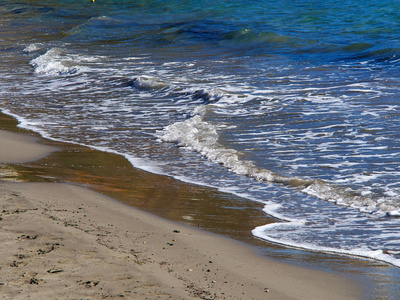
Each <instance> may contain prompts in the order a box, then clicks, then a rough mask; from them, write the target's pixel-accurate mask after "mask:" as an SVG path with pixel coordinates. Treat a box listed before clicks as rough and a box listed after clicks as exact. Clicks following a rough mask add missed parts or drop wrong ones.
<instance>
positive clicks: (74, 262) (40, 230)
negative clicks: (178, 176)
mask: <svg viewBox="0 0 400 300" xmlns="http://www.w3.org/2000/svg"><path fill="white" fill-rule="evenodd" d="M21 143H22V144H21ZM21 145H24V146H23V148H22V147H21ZM38 145H39V144H38V143H37V142H36V141H35V140H34V139H32V137H27V136H25V135H17V134H14V133H9V132H7V131H0V162H3V163H4V162H7V163H9V162H13V163H17V162H26V161H31V160H35V159H40V158H43V156H45V155H47V154H49V152H50V151H52V150H55V149H54V147H52V148H48V147H47V146H43V145H40V146H39V148H41V147H43V148H41V149H38V148H36V147H38ZM14 147H16V148H14ZM31 149H36V150H35V151H36V152H35V153H33V151H31ZM88 151H89V150H88ZM89 152H90V151H89ZM16 154H18V155H16ZM25 154H26V156H25ZM72 155H73V153H72ZM50 156H51V155H50ZM42 167H43V169H45V168H46V166H45V165H44V166H42ZM0 172H1V170H0ZM42 172H44V171H43V170H42ZM64 175H65V174H64ZM67 175H68V174H67ZM76 175H77V172H75V173H74V175H73V174H70V176H76ZM138 176H140V175H138ZM67 177H68V176H67ZM41 178H42V179H43V181H46V176H45V175H43V176H42V177H41ZM79 178H81V180H78V181H77V182H78V183H79V182H80V183H81V184H83V183H84V182H83V181H85V180H86V184H90V183H91V178H90V176H87V175H86V176H83V175H82V177H78V179H79ZM5 179H7V178H5ZM5 179H4V178H3V180H2V182H1V188H0V203H1V211H2V213H1V214H0V218H1V221H0V225H1V229H0V236H1V240H2V243H1V244H0V249H1V253H2V260H1V265H0V267H1V274H2V275H1V278H0V295H1V296H2V298H4V299H26V298H27V296H28V295H29V297H31V298H32V299H50V298H53V299H54V298H60V299H80V298H90V299H103V298H107V297H108V298H110V297H111V298H112V297H118V298H120V297H125V298H127V299H191V298H197V299H364V298H366V297H365V290H364V289H363V287H362V286H361V285H360V284H359V283H358V282H356V281H354V280H352V279H350V278H348V277H346V276H342V275H339V274H336V273H330V272H322V271H316V270H310V269H306V268H302V267H297V266H293V265H289V264H285V263H281V262H277V261H274V260H269V259H265V258H263V257H261V256H260V255H258V254H257V253H256V252H255V250H254V249H253V248H251V247H249V246H246V245H244V244H242V243H239V242H236V241H233V240H231V239H227V238H223V237H221V236H217V235H214V234H211V233H207V232H204V231H200V230H197V229H194V228H192V227H189V226H185V225H182V224H179V223H176V222H171V221H167V220H165V219H162V218H159V217H157V216H154V215H152V214H149V213H146V212H143V211H141V210H138V209H135V208H133V207H131V206H128V205H126V204H123V203H120V202H117V201H114V200H113V199H111V198H109V197H107V196H104V195H102V194H100V193H96V192H94V191H92V190H89V189H87V188H85V187H83V186H77V185H72V184H63V183H51V182H42V183H27V182H12V181H14V180H8V181H7V180H5ZM47 179H48V178H47ZM84 179H85V180H84ZM104 180H105V181H107V177H106V179H104ZM166 180H167V181H168V179H166ZM10 181H11V182H10ZM48 181H51V180H50V179H48ZM110 181H111V182H112V181H113V178H110ZM96 182H97V184H98V185H99V187H100V186H101V181H99V180H98V181H96ZM166 184H168V185H170V183H168V182H167V183H166ZM143 186H145V183H143ZM99 187H98V189H99ZM95 188H96V187H95ZM143 189H144V188H143ZM143 189H142V190H140V192H139V191H138V190H136V191H133V192H132V193H130V194H129V193H127V192H126V191H125V192H124V194H125V195H126V198H129V197H131V198H135V197H138V198H140V199H141V201H146V200H147V201H150V202H151V201H152V197H154V198H157V197H158V198H163V197H164V198H165V199H170V198H173V195H170V193H172V194H173V191H171V190H165V189H162V188H160V190H161V191H163V192H160V194H157V193H155V192H154V191H153V193H150V192H149V190H143ZM104 190H108V191H110V193H117V192H118V189H117V188H116V187H115V186H113V185H112V184H111V185H107V184H105V189H104ZM191 193H194V194H196V193H197V194H196V195H197V196H199V194H198V193H199V192H198V191H196V192H193V191H191ZM128 195H129V196H128ZM191 195H193V194H190V193H189V191H186V192H184V194H181V195H179V196H177V197H178V198H179V197H188V196H191ZM200 196H201V195H200ZM139 203H140V201H139ZM158 205H159V203H158ZM165 205H166V206H168V203H165ZM175 205H176V206H178V205H179V202H178V203H177V204H175ZM138 206H139V207H140V205H138ZM158 209H160V208H158ZM185 209H187V210H188V212H187V215H188V216H190V215H189V213H190V209H191V208H190V207H189V208H185ZM192 209H193V208H192ZM171 213H173V212H171V211H168V212H167V214H171ZM181 213H182V212H180V214H181ZM245 215H246V214H245ZM192 217H193V216H192ZM260 218H261V216H260ZM243 223H245V222H243ZM248 226H249V227H251V226H252V224H250V225H248ZM200 227H203V226H200ZM204 227H205V226H204ZM238 230H245V229H244V228H238Z"/></svg>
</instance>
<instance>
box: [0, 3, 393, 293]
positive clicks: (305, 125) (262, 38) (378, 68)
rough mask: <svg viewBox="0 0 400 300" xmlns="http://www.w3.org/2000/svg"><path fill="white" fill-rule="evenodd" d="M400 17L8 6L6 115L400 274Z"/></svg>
mask: <svg viewBox="0 0 400 300" xmlns="http://www.w3.org/2000/svg"><path fill="white" fill-rule="evenodd" d="M399 6H400V4H399V3H397V1H333V0H330V1H329V0H328V1H273V2H272V1H218V0H216V1H101V0H96V1H95V2H94V3H92V2H91V1H35V0H33V1H23V0H21V1H19V2H17V3H15V2H14V1H7V0H5V1H3V2H1V4H0V55H1V59H2V64H1V66H0V78H1V79H0V97H1V98H0V109H2V110H3V111H5V112H6V113H9V114H12V115H14V116H16V117H17V118H18V119H19V120H20V121H21V126H23V127H26V128H30V129H32V130H36V131H38V132H40V133H41V134H42V135H44V136H45V137H48V138H52V139H57V140H63V141H69V142H74V143H80V144H84V145H88V146H91V147H94V148H97V149H101V150H105V151H111V152H115V153H119V154H122V155H124V156H125V157H127V158H128V159H129V160H130V162H131V163H132V164H133V165H134V166H136V167H139V168H142V169H145V170H148V171H151V172H156V173H160V174H165V175H168V176H173V177H175V178H177V179H180V180H184V181H188V182H194V183H196V184H201V185H207V186H212V187H216V188H218V189H221V190H224V191H226V192H228V193H232V194H236V195H240V196H242V197H244V198H248V199H251V200H253V201H258V202H261V203H264V204H265V208H264V211H265V212H266V213H267V214H270V215H272V216H274V217H276V218H278V219H280V220H282V221H283V222H278V223H275V224H270V225H266V226H260V227H258V228H255V229H254V231H253V234H254V235H255V236H256V237H259V238H262V239H265V240H267V241H272V242H276V243H280V244H283V245H288V246H295V247H300V248H306V249H312V250H316V251H322V252H326V251H328V252H336V253H344V254H350V255H355V256H360V257H368V258H371V259H376V260H379V261H384V262H386V263H389V264H392V265H394V266H397V267H399V266H400V251H399V249H400V238H399V236H400V235H399V232H400V231H399V230H400V218H399V216H400V200H399V199H400V181H399V180H398V178H399V175H400V167H399V157H400V131H399V125H400V114H399V111H400V98H399V96H400V92H399V84H400V80H399V74H400V73H399V71H400V56H399V55H400V47H399V37H400V30H399V29H400V12H399V11H400V10H399ZM260 225H262V224H260ZM397 286H398V284H397ZM395 289H396V288H395ZM397 290H398V287H397ZM394 293H395V292H394Z"/></svg>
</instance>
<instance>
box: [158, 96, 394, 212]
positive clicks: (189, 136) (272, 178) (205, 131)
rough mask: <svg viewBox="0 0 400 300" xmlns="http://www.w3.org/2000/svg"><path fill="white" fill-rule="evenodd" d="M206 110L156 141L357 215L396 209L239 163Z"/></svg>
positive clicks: (202, 108)
mask: <svg viewBox="0 0 400 300" xmlns="http://www.w3.org/2000/svg"><path fill="white" fill-rule="evenodd" d="M213 105H214V104H213ZM209 108H210V106H209V105H203V106H199V107H197V109H196V110H195V115H194V116H193V117H191V118H189V119H187V120H185V121H182V122H177V123H174V124H171V125H169V126H167V127H165V128H164V130H163V131H161V132H159V133H158V134H159V138H160V140H162V141H164V142H173V143H177V144H178V145H179V146H181V147H186V148H188V149H190V150H193V151H196V152H198V153H200V154H201V155H203V156H204V157H206V158H207V159H209V160H210V161H212V162H215V163H218V164H220V165H223V166H224V167H226V168H228V169H229V170H230V171H232V172H234V173H236V174H238V175H245V176H248V177H250V178H253V179H255V180H257V181H265V182H275V183H282V184H285V185H290V186H292V187H295V188H297V187H299V188H301V190H302V192H304V193H305V194H307V195H311V196H313V197H316V198H318V199H321V200H325V201H329V202H333V203H336V204H338V205H341V206H348V207H352V208H356V209H358V210H360V211H361V212H366V213H371V212H374V213H378V212H381V213H382V214H385V213H387V212H388V211H395V210H397V209H399V203H398V202H397V201H396V199H395V198H393V199H390V198H385V199H382V198H379V197H374V196H373V195H372V194H371V193H370V192H366V191H359V192H357V191H353V190H352V189H350V188H347V187H342V186H337V185H334V184H331V183H328V182H326V181H323V180H319V179H315V180H310V179H303V178H298V177H290V176H282V175H279V174H277V173H275V172H272V171H270V170H267V169H261V168H257V167H256V166H255V165H254V163H253V162H251V161H246V160H242V159H241V157H242V156H243V154H242V153H240V152H239V151H237V150H234V149H229V148H226V147H224V146H223V145H222V144H221V143H220V142H219V134H218V130H219V129H221V128H219V126H218V125H215V124H212V123H210V122H206V121H204V120H203V115H204V114H205V113H206V112H207V110H208V109H209ZM380 148H384V147H380ZM349 165H351V163H349ZM378 176H379V174H370V175H357V176H356V179H357V181H358V182H365V181H368V180H372V179H374V178H377V177H378Z"/></svg>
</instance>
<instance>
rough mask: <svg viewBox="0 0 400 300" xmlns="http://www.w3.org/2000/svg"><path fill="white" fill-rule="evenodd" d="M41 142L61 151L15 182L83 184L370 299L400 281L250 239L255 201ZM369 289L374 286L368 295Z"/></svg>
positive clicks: (358, 263)
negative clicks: (332, 278)
mask: <svg viewBox="0 0 400 300" xmlns="http://www.w3.org/2000/svg"><path fill="white" fill-rule="evenodd" d="M0 128H1V129H4V130H8V131H13V132H18V133H23V134H29V135H32V134H34V135H36V136H39V134H38V133H35V132H32V131H30V130H27V129H23V128H20V127H18V121H16V120H15V119H14V118H13V117H11V116H9V115H5V114H1V113H0ZM43 143H45V144H49V145H53V146H57V147H59V148H60V149H61V150H60V151H58V152H55V153H53V154H51V155H49V156H48V157H46V158H44V159H41V160H39V161H37V162H32V163H28V164H18V165H14V166H13V167H14V168H15V169H16V170H17V172H18V174H19V175H18V176H19V177H20V179H21V180H24V181H55V182H60V181H62V182H70V183H73V184H79V185H84V186H86V187H88V188H91V189H93V190H95V191H97V192H101V193H103V194H106V195H108V196H110V197H112V198H113V199H116V200H117V201H120V202H123V203H125V204H128V205H131V206H133V207H135V208H138V209H141V210H144V211H147V212H150V213H153V214H155V215H158V216H160V217H163V218H166V219H169V220H172V221H176V222H180V223H184V224H186V225H190V226H193V227H197V228H200V229H202V230H206V231H209V232H212V233H216V234H219V235H222V236H225V237H228V238H233V239H235V240H238V241H241V242H244V243H246V244H248V245H250V246H253V247H256V249H257V250H258V252H259V253H260V254H261V255H262V256H264V257H266V258H268V259H276V260H280V261H282V262H285V263H290V264H295V265H298V266H301V267H306V268H312V269H320V270H325V271H330V272H339V273H342V274H344V275H345V276H350V277H352V278H353V279H356V280H357V281H361V282H363V283H364V284H365V283H367V281H370V280H372V281H373V282H374V285H371V282H369V283H367V285H368V286H369V290H367V293H368V294H369V295H373V294H375V296H373V297H374V299H384V298H386V299H391V298H390V295H389V298H388V295H387V293H388V292H389V293H390V289H387V284H388V282H389V281H391V282H392V283H393V279H391V278H386V276H388V275H389V276H391V275H392V273H396V272H397V273H399V274H398V275H397V277H400V272H399V271H398V268H394V267H392V266H389V265H386V264H383V263H381V262H377V261H371V260H365V259H362V258H357V257H350V256H346V255H337V254H333V253H321V252H313V251H306V250H301V249H295V248H290V247H285V246H282V245H279V244H274V243H269V242H266V241H264V240H259V239H257V238H255V237H254V236H253V235H252V234H251V230H252V229H254V228H255V227H257V226H260V225H263V224H272V223H273V222H274V219H273V218H271V217H268V216H266V215H265V214H264V213H263V212H262V206H263V205H262V204H261V203H255V202H253V201H250V200H247V199H243V198H240V197H237V196H234V195H229V194H226V193H223V192H220V191H217V190H215V189H212V188H208V187H201V186H198V185H194V184H188V183H184V182H180V181H178V180H176V179H172V178H170V177H167V176H164V175H157V174H152V173H149V172H147V171H143V170H139V169H136V168H134V167H132V165H131V164H130V163H129V162H128V161H127V160H126V159H125V158H124V157H122V156H120V155H116V154H113V153H106V152H101V151H98V150H93V149H89V148H87V147H85V146H80V145H74V144H70V143H64V142H58V141H51V140H48V139H45V140H44V141H43ZM112 169H114V170H113V171H112ZM122 178H124V179H125V180H122ZM133 179H135V180H133ZM137 179H139V180H137ZM149 200H150V201H149ZM382 271H383V272H382ZM382 275H384V276H382ZM368 277H369V278H368ZM372 286H375V288H373V290H374V291H372V290H371V289H372ZM368 298H369V297H368ZM393 299H394V298H393Z"/></svg>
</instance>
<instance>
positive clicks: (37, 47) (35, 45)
mask: <svg viewBox="0 0 400 300" xmlns="http://www.w3.org/2000/svg"><path fill="white" fill-rule="evenodd" d="M43 47H44V45H43V44H42V43H33V44H29V45H28V46H26V47H25V49H24V50H23V51H24V52H26V53H31V52H35V51H38V50H40V49H42V48H43Z"/></svg>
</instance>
